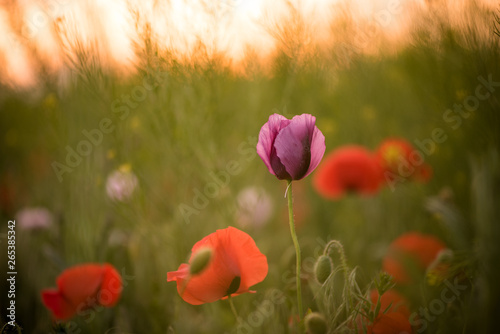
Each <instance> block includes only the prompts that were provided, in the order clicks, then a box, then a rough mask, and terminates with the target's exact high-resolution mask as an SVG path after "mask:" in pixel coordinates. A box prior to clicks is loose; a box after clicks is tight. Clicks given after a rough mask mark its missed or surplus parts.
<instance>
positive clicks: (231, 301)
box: [227, 294, 240, 322]
mask: <svg viewBox="0 0 500 334" xmlns="http://www.w3.org/2000/svg"><path fill="white" fill-rule="evenodd" d="M227 300H228V301H229V305H230V306H231V311H232V312H233V314H234V316H235V317H236V321H238V322H239V321H240V317H239V316H238V312H237V311H236V307H234V303H233V298H232V297H231V295H230V294H229V295H228V296H227Z"/></svg>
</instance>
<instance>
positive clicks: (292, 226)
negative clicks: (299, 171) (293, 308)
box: [286, 180, 302, 319]
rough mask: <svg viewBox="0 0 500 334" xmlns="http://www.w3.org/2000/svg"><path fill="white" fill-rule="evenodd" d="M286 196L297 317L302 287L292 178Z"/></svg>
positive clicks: (300, 314) (300, 306)
mask: <svg viewBox="0 0 500 334" xmlns="http://www.w3.org/2000/svg"><path fill="white" fill-rule="evenodd" d="M286 196H287V197H288V219H289V222H290V234H291V235H292V240H293V245H294V246H295V255H296V259H297V261H296V266H297V277H296V280H297V308H298V315H299V319H301V318H302V287H301V284H300V267H301V259H300V246H299V241H298V240H297V234H296V233H295V222H294V217H293V200H292V180H288V187H287V194H286Z"/></svg>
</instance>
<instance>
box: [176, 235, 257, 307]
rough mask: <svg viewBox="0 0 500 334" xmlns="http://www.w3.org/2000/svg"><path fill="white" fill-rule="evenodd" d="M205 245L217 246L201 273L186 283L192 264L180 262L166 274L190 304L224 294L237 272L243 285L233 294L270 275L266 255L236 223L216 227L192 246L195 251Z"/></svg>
mask: <svg viewBox="0 0 500 334" xmlns="http://www.w3.org/2000/svg"><path fill="white" fill-rule="evenodd" d="M202 247H211V248H212V249H213V250H214V255H213V258H212V261H211V262H210V265H209V266H208V267H207V268H206V269H205V270H204V271H203V272H202V273H200V274H199V275H195V276H192V277H191V278H190V279H189V281H188V282H187V283H186V279H187V273H188V268H189V265H187V264H181V266H180V267H179V269H178V270H177V271H174V272H169V273H168V274H167V280H168V281H172V280H175V281H177V291H178V292H179V294H180V295H181V297H182V298H183V299H184V300H185V301H186V302H188V303H190V304H193V305H199V304H203V303H210V302H214V301H217V300H219V299H221V298H224V297H225V296H226V295H227V293H228V290H229V287H230V285H231V282H232V281H233V279H235V278H236V277H238V276H239V277H240V279H241V281H240V286H239V288H238V290H237V291H236V293H234V295H238V294H241V293H245V292H249V291H248V289H249V287H250V286H252V285H254V284H256V283H258V282H260V281H262V280H263V279H264V277H265V276H266V275H267V259H266V257H265V256H264V255H263V254H261V253H260V251H259V250H258V248H257V246H256V245H255V242H254V241H253V240H252V238H251V237H250V236H249V235H248V234H246V233H244V232H242V231H240V230H238V229H236V228H234V227H229V228H226V229H223V230H217V231H216V232H215V233H212V234H210V235H208V236H206V237H205V238H203V239H202V240H200V241H198V242H197V243H196V244H195V245H194V246H193V248H192V254H195V253H196V251H197V250H198V249H199V248H202ZM192 256H193V255H191V257H192ZM181 293H182V294H181Z"/></svg>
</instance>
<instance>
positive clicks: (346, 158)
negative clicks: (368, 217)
mask: <svg viewBox="0 0 500 334" xmlns="http://www.w3.org/2000/svg"><path fill="white" fill-rule="evenodd" d="M313 182H314V186H315V188H316V190H317V191H318V192H319V193H320V194H321V195H323V196H324V197H326V198H331V199H336V198H339V197H341V196H342V195H343V194H344V193H345V192H346V191H350V190H353V191H356V192H357V193H359V194H372V193H374V192H376V191H377V190H378V188H379V186H380V169H379V165H378V163H377V162H376V160H375V158H374V157H373V156H372V154H371V153H370V152H369V151H368V150H366V149H365V148H364V147H361V146H354V145H353V146H344V147H341V148H339V149H337V150H335V151H333V152H331V153H329V154H328V156H327V157H326V158H325V160H324V162H323V163H322V164H321V165H320V166H319V168H318V171H317V172H316V174H315V177H314V180H313Z"/></svg>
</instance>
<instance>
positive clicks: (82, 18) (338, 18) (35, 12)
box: [0, 0, 495, 87]
mask: <svg viewBox="0 0 500 334" xmlns="http://www.w3.org/2000/svg"><path fill="white" fill-rule="evenodd" d="M467 3H468V1H457V0H449V1H430V0H428V1H425V0H356V1H343V0H321V1H313V0H303V1H297V2H293V3H292V2H287V1H284V0H280V1H272V2H271V1H263V0H217V1H211V0H191V1H182V0H170V1H138V0H137V1H121V0H108V1H104V0H88V1H77V0H74V1H73V0H50V1H43V2H42V1H34V0H25V1H10V2H7V3H6V4H4V5H3V6H0V36H1V37H0V55H1V59H3V61H2V64H1V71H2V73H3V75H2V80H3V81H4V82H5V83H9V84H11V85H15V86H21V87H22V86H30V85H33V84H35V83H36V78H37V76H38V75H39V74H40V73H38V69H37V65H36V63H40V62H41V63H43V64H44V66H46V68H47V70H48V71H59V70H60V69H61V67H62V66H63V64H64V59H65V53H67V52H70V51H71V48H72V47H74V46H75V44H76V42H77V41H78V42H80V43H81V45H83V47H84V48H86V49H87V50H91V52H94V53H95V54H98V55H99V57H100V58H101V60H103V61H104V62H105V63H107V64H108V65H109V66H110V67H111V68H114V69H115V70H120V71H122V70H125V71H128V70H130V68H131V65H132V64H133V62H134V59H135V54H134V43H135V42H137V41H138V40H140V36H141V35H143V34H144V33H146V32H147V33H149V34H150V36H151V39H152V40H153V41H154V42H155V43H157V45H158V46H159V47H160V48H163V49H169V50H171V51H173V52H175V53H176V54H178V55H182V57H184V58H185V57H186V56H187V57H189V54H192V52H193V50H195V49H196V48H197V47H199V46H200V45H201V44H203V45H204V47H206V51H207V52H208V53H212V54H215V53H220V54H224V56H225V57H227V59H229V60H231V63H232V67H233V68H237V67H238V64H239V63H240V62H241V60H242V59H243V58H244V57H245V55H246V54H248V51H249V50H254V51H255V52H254V53H253V56H254V57H255V56H256V57H258V58H259V59H260V61H263V60H265V59H266V57H267V56H268V55H270V54H272V53H273V52H274V51H275V49H276V47H277V46H279V43H280V38H279V37H278V36H277V35H276V34H275V33H274V32H273V29H275V28H276V27H277V26H282V27H283V26H287V24H288V25H289V24H290V22H295V24H298V21H297V20H295V21H294V18H293V16H294V15H295V18H297V17H300V24H302V25H303V26H302V28H301V29H303V33H304V34H305V35H304V36H303V37H304V38H306V43H305V44H304V45H303V46H304V47H306V48H307V47H313V46H319V47H320V48H321V47H325V46H329V45H330V46H331V43H338V42H339V41H342V40H344V39H345V38H347V39H349V38H352V33H353V31H354V34H355V36H354V37H355V38H358V39H360V38H365V39H366V37H364V36H363V35H368V37H369V38H370V40H371V41H370V43H369V45H368V46H364V45H363V46H362V47H361V49H362V52H367V53H373V52H375V53H377V52H380V51H381V50H382V49H381V48H380V45H381V43H382V44H384V48H383V50H385V51H388V50H391V48H394V47H398V45H401V44H402V43H403V44H404V43H406V42H407V38H406V37H407V33H408V29H409V28H410V27H411V26H412V25H414V21H415V20H416V19H417V18H418V17H419V16H421V15H424V14H425V13H426V12H435V13H436V14H439V13H443V12H446V13H447V14H446V15H449V17H450V20H451V21H455V24H457V25H458V24H461V23H462V22H463V16H464V13H466V11H467V6H466V5H467ZM482 4H483V5H484V6H487V7H488V6H489V7H492V6H494V5H495V1H492V0H482ZM443 8H446V11H444V10H443ZM287 20H288V21H287ZM287 22H288V23H287ZM347 22H349V23H350V24H351V25H352V27H353V28H351V30H353V31H351V37H349V36H348V35H347V36H345V35H343V33H342V31H343V30H342V29H338V28H339V27H341V26H344V33H345V27H346V26H345V24H346V23H347ZM478 23H479V22H478ZM370 34H373V36H370ZM200 43H201V44H200ZM362 43H365V42H362ZM365 44H366V43H365Z"/></svg>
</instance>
